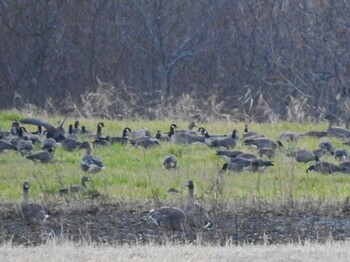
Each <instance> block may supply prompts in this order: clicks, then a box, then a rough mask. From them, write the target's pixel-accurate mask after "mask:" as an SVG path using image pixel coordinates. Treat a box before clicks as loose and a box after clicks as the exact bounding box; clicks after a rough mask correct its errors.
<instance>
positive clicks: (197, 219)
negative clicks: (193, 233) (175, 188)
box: [184, 180, 213, 229]
mask: <svg viewBox="0 0 350 262" xmlns="http://www.w3.org/2000/svg"><path fill="white" fill-rule="evenodd" d="M186 186H187V187H188V199H187V204H186V206H185V207H184V212H185V214H186V217H187V222H186V223H187V224H188V225H189V226H190V227H192V228H196V229H202V228H210V227H212V226H213V223H212V222H211V219H210V216H209V213H208V211H207V210H206V209H205V208H204V207H203V206H201V205H199V204H197V203H195V202H194V193H193V191H194V183H193V181H192V180H190V181H188V183H187V184H186Z"/></svg>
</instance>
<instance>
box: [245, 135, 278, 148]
mask: <svg viewBox="0 0 350 262" xmlns="http://www.w3.org/2000/svg"><path fill="white" fill-rule="evenodd" d="M244 144H245V145H248V146H251V147H254V148H257V149H260V148H272V149H276V148H277V147H279V146H280V147H282V146H283V144H282V143H281V141H277V143H276V142H274V141H272V140H270V139H268V138H263V137H261V138H256V139H246V140H244Z"/></svg>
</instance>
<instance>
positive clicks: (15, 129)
mask: <svg viewBox="0 0 350 262" xmlns="http://www.w3.org/2000/svg"><path fill="white" fill-rule="evenodd" d="M19 127H20V124H19V122H18V121H17V120H15V121H13V122H12V124H11V128H10V134H11V135H13V136H17V135H18V129H19Z"/></svg>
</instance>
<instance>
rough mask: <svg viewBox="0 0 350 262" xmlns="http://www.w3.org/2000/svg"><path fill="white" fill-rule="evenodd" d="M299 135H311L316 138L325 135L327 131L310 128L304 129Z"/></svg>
mask: <svg viewBox="0 0 350 262" xmlns="http://www.w3.org/2000/svg"><path fill="white" fill-rule="evenodd" d="M300 136H302V137H303V136H311V137H317V138H322V137H325V136H327V132H325V131H314V130H310V131H306V132H304V133H301V134H300Z"/></svg>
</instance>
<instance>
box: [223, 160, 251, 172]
mask: <svg viewBox="0 0 350 262" xmlns="http://www.w3.org/2000/svg"><path fill="white" fill-rule="evenodd" d="M251 169H252V162H251V161H250V160H249V159H245V158H240V157H236V158H232V159H231V160H230V161H228V162H227V163H225V164H223V166H222V168H221V170H220V173H223V172H226V171H227V170H231V171H234V172H242V171H248V170H251Z"/></svg>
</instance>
